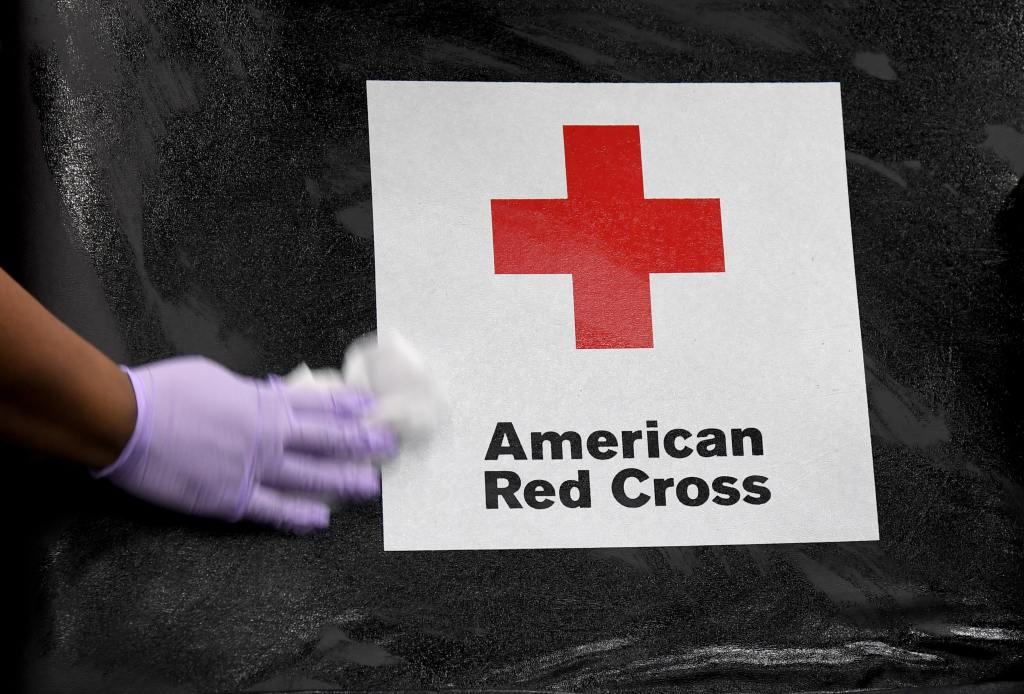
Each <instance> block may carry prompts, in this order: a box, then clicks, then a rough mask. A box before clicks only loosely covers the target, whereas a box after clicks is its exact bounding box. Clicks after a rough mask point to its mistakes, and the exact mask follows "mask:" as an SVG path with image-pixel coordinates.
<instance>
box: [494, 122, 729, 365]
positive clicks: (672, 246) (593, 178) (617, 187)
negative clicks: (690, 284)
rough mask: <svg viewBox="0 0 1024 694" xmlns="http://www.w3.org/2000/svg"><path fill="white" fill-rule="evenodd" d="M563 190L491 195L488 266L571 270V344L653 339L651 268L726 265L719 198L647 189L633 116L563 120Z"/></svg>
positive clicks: (633, 343) (649, 343)
mask: <svg viewBox="0 0 1024 694" xmlns="http://www.w3.org/2000/svg"><path fill="white" fill-rule="evenodd" d="M562 136H563V139H564V141H565V180H566V190H567V192H568V197H567V198H565V199H554V200H544V199H538V200H491V224H492V227H493V234H494V271H495V273H497V274H499V275H508V274H527V275H532V274H571V275H572V297H573V310H574V313H575V321H576V348H577V349H626V348H639V347H653V346H654V331H653V327H652V325H651V285H650V274H651V273H654V272H665V273H677V272H724V271H725V257H724V252H723V249H722V218H721V211H720V207H719V200H718V198H687V199H673V198H645V197H644V179H643V170H642V168H641V163H640V127H639V126H637V125H566V126H563V128H562Z"/></svg>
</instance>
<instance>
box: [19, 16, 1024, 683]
mask: <svg viewBox="0 0 1024 694" xmlns="http://www.w3.org/2000/svg"><path fill="white" fill-rule="evenodd" d="M20 7H21V10H22V17H21V20H22V24H21V26H22V27H23V32H22V39H21V43H20V45H21V47H22V48H23V49H24V50H23V51H22V53H21V56H20V57H21V58H22V59H23V62H22V63H21V64H20V65H19V67H18V69H17V70H15V73H14V77H15V78H16V81H15V85H14V88H13V89H12V92H11V93H13V94H15V97H16V98H15V99H13V100H10V103H15V104H16V105H17V108H21V109H23V110H22V111H20V112H19V113H21V114H22V115H23V118H22V121H23V122H22V123H21V126H20V127H21V128H22V130H21V131H20V132H21V133H22V134H23V135H22V137H21V138H20V139H19V141H18V143H17V146H19V147H21V148H22V150H23V151H22V152H21V155H22V156H21V160H22V161H23V162H24V170H23V171H21V172H20V175H19V179H18V181H17V185H16V186H15V187H14V188H13V189H12V190H14V191H15V192H16V193H17V196H18V199H19V200H20V201H21V202H22V203H23V204H24V205H25V209H24V210H23V212H24V215H23V220H22V223H21V224H20V225H19V226H20V228H19V231H20V234H19V239H20V241H18V242H17V243H12V242H11V240H10V239H6V241H5V246H4V249H5V251H6V257H7V258H9V260H8V262H9V264H11V265H12V266H14V267H15V268H16V271H17V273H18V275H19V277H21V278H22V279H23V280H24V281H25V282H26V283H27V284H28V285H29V286H30V288H32V289H33V290H34V291H35V292H36V293H37V294H38V295H40V296H41V297H42V298H43V299H44V300H45V301H46V303H47V304H48V305H50V306H51V307H52V308H53V309H54V310H55V311H56V312H58V314H59V315H61V316H62V317H63V318H64V319H65V320H67V321H68V322H69V323H71V324H72V325H73V326H74V327H76V328H77V329H79V330H81V331H82V332H83V333H85V334H86V335H87V336H88V337H90V339H92V340H94V341H95V342H97V343H98V344H100V345H101V346H102V347H103V348H104V349H106V350H107V351H108V352H109V353H110V354H111V355H112V356H114V357H115V358H117V359H120V360H123V361H126V362H129V363H138V362H143V361H147V360H152V359H157V358H160V357H165V356H168V355H171V354H177V353H203V354H206V355H208V356H211V357H214V358H217V359H219V360H221V361H222V362H224V363H226V364H228V365H229V366H231V367H233V368H236V369H238V370H241V371H244V372H247V373H253V374H258V373H266V372H268V371H282V370H285V369H288V368H290V367H292V366H293V365H294V364H295V363H296V362H298V361H300V360H305V361H308V362H310V363H311V364H313V365H328V364H333V363H335V362H337V360H338V359H339V358H340V355H341V352H342V349H343V347H344V346H345V344H346V343H347V342H348V341H349V340H350V339H351V338H353V337H355V336H356V335H358V334H361V333H363V332H365V331H366V330H368V329H370V328H372V327H373V324H374V306H373V256H372V221H371V219H372V218H371V210H370V181H369V157H368V148H367V136H366V116H365V112H366V109H365V91H364V82H365V80H367V79H452V80H516V81H524V80H533V81H806V80H814V81H817V80H828V81H840V82H841V83H842V90H843V103H844V113H845V129H846V142H847V148H848V166H849V185H850V198H851V212H852V217H853V233H854V247H855V253H856V266H857V279H858V291H859V295H860V305H861V316H862V332H863V340H864V349H865V360H866V364H867V372H868V387H869V400H870V406H871V421H872V433H873V435H874V437H873V441H874V457H875V470H876V479H877V485H878V505H879V514H880V524H881V538H882V539H881V541H879V542H876V543H850V544H838V545H784V546H781V545H780V546H752V547H725V548H721V547H718V548H716V547H709V548H665V549H638V550H606V551H598V550H579V551H533V552H473V553H468V552H467V553H458V552H441V553H403V554H384V553H383V552H382V550H381V534H380V507H379V505H370V506H365V507H354V508H351V509H348V510H345V511H343V512H341V513H340V514H338V515H337V516H336V517H335V520H334V523H333V525H332V527H331V529H330V531H329V532H328V533H326V534H323V535H320V536H316V537H308V538H293V537H285V536H280V535H277V534H274V533H271V532H266V531H262V530H257V529H254V528H250V527H238V528H230V527H223V526H217V525H213V524H207V523H202V522H197V521H192V520H187V519H182V518H180V517H178V516H173V515H170V514H165V513H162V512H160V511H156V510H153V509H149V508H146V507H143V506H142V505H140V504H137V503H135V502H132V501H131V500H128V499H125V498H124V497H123V496H121V495H119V494H118V493H116V492H115V491H113V490H111V489H108V488H106V487H104V486H101V485H98V484H96V483H93V482H92V481H91V480H87V479H85V477H84V476H83V475H82V474H80V473H78V472H77V471H75V470H70V469H65V468H63V467H59V466H57V467H55V466H54V465H53V464H51V463H47V462H36V463H33V464H23V465H21V466H19V467H18V468H17V471H16V472H15V473H13V474H14V478H13V479H12V483H11V487H10V489H11V490H12V491H9V492H8V494H9V495H10V497H12V498H10V499H9V503H8V504H7V506H8V508H12V507H13V506H14V503H13V502H14V501H15V499H14V498H13V497H18V498H17V501H18V502H20V503H19V504H18V505H19V507H20V506H22V505H24V506H26V507H27V508H28V509H29V510H28V511H26V512H23V513H20V514H19V515H18V516H16V518H15V520H16V521H17V524H16V525H15V526H13V527H14V532H15V534H16V535H20V536H24V532H21V530H22V529H29V531H30V532H29V537H30V538H31V541H30V548H29V550H28V552H27V553H28V557H29V558H28V559H27V560H25V561H26V562H28V566H31V567H33V568H32V569H31V571H30V572H29V574H28V575H27V577H26V578H25V579H24V581H23V582H22V584H21V585H22V588H21V589H20V590H21V592H19V593H17V594H19V595H20V594H22V593H27V594H28V595H29V596H30V597H31V600H27V601H19V606H18V607H19V609H20V610H21V612H23V613H27V614H28V616H27V619H26V621H27V623H28V625H29V626H28V631H29V632H30V633H29V635H30V637H31V638H30V640H29V641H28V644H29V645H28V647H27V652H26V663H25V668H24V672H25V674H24V678H23V679H24V682H25V684H26V686H27V687H28V688H29V689H31V690H34V691H46V692H49V691H61V692H78V691H106V692H120V691H124V692H135V691H149V692H192V691H237V690H253V691H293V690H296V691H297V690H317V691H320V690H325V691H329V690H332V689H366V688H381V689H387V688H392V689H418V688H464V689H465V688H485V689H488V688H489V689H500V688H506V689H522V690H528V689H533V690H547V689H559V690H584V689H587V690H589V689H597V688H637V689H641V688H643V689H652V690H662V689H666V688H671V687H673V686H683V687H688V688H693V689H698V690H702V691H738V690H743V691H764V690H778V691H794V690H822V691H830V690H839V689H854V688H884V687H898V686H910V685H947V684H965V683H975V682H986V681H1000V680H1001V681H1010V680H1020V679H1024V665H1022V660H1021V651H1022V650H1024V596H1022V594H1021V592H1020V583H1021V581H1020V579H1021V578H1022V575H1021V574H1022V571H1021V568H1022V565H1024V560H1022V553H1024V542H1022V538H1024V528H1022V525H1024V493H1022V486H1021V485H1022V482H1024V480H1022V471H1021V466H1020V452H1021V450H1022V444H1024V440H1022V429H1021V424H1020V422H1021V419H1020V418H1019V416H1017V414H1016V411H1017V409H1018V407H1017V404H1016V402H1015V401H1016V399H1017V395H1018V392H1019V391H1018V386H1019V383H1020V373H1021V372H1020V369H1021V366H1020V364H1021V356H1022V355H1021V345H1022V341H1021V340H1022V337H1024V335H1022V324H1021V319H1022V318H1021V317H1022V306H1024V302H1022V296H1021V277H1022V274H1021V270H1022V268H1021V258H1022V256H1021V233H1022V231H1024V185H1022V184H1021V182H1020V180H1021V176H1022V174H1024V135H1022V134H1021V132H1022V131H1024V10H1022V9H1021V6H1020V4H1019V3H1016V2H1003V3H1000V2H991V3H984V4H979V5H977V6H975V5H973V4H970V3H968V4H962V3H959V2H945V3H938V4H935V3H931V4H928V5H925V4H923V3H916V2H903V3H858V2H831V3H804V2H796V3H789V4H776V3H743V2H716V3H712V2H702V3H671V2H643V3H639V2H638V3H619V2H611V1H606V0H597V1H594V2H569V3H558V4H557V5H556V4H554V3H539V2H516V3H511V2H509V3H483V2H480V3H475V2H429V3H422V2H392V3H371V2H364V3H341V2H301V3H300V2H295V3H287V2H249V3H243V2H227V1H220V2H177V3H162V2H130V1H125V2H120V3H116V2H101V1H98V0H85V1H74V0H52V1H47V0H20ZM18 90H23V91H18ZM17 459H18V460H20V461H22V462H24V461H25V456H24V455H18V456H17ZM9 527H12V526H10V524H9ZM23 555H24V553H22V554H18V555H17V556H18V557H19V558H22V559H24V556H23Z"/></svg>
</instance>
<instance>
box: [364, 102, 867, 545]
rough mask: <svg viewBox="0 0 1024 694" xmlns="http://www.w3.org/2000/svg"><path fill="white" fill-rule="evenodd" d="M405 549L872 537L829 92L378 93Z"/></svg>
mask: <svg viewBox="0 0 1024 694" xmlns="http://www.w3.org/2000/svg"><path fill="white" fill-rule="evenodd" d="M367 95H368V101H369V127H370V155H371V162H372V181H373V220H374V243H375V254H376V272H377V313H378V324H379V326H380V327H381V328H382V329H387V328H394V329H397V330H399V331H401V332H402V333H404V334H405V335H406V336H407V337H408V338H409V339H410V341H411V342H412V343H413V344H414V345H416V346H417V347H418V348H420V349H421V350H422V352H423V353H424V356H425V359H426V360H427V363H428V364H430V365H431V366H432V367H433V369H434V371H435V373H436V375H437V377H438V378H439V380H440V381H441V382H442V383H443V384H445V386H446V388H447V390H448V396H449V398H450V400H451V403H452V413H451V417H450V420H449V421H448V423H447V424H446V425H445V426H444V428H443V429H442V431H441V432H440V434H439V436H438V437H437V438H436V439H435V440H434V441H433V442H432V443H431V444H430V446H429V447H428V448H427V449H426V450H423V449H420V450H416V451H412V452H409V453H407V454H405V455H404V456H403V457H402V458H401V459H400V460H398V461H396V463H395V464H394V465H393V466H392V467H388V468H385V471H384V480H383V481H384V547H385V549H388V550H429V549H500V548H540V547H623V546H665V545H718V544H745V543H775V542H839V541H848V540H876V539H878V525H877V516H876V511H875V489H874V481H873V474H872V460H871V445H870V440H869V433H868V415H867V402H866V394H865V387H864V366H863V361H862V355H861V342H860V325H859V320H858V311H857V288H856V284H855V281H854V267H853V251H852V245H851V235H850V215H849V202H848V199H847V191H846V163H845V157H844V145H843V125H842V123H843V121H842V113H841V106H840V93H839V85H838V84H835V83H827V84H526V83H524V84H512V83H504V84H502V83H458V82H369V83H368V84H367Z"/></svg>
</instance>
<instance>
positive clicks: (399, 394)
mask: <svg viewBox="0 0 1024 694" xmlns="http://www.w3.org/2000/svg"><path fill="white" fill-rule="evenodd" d="M284 382H285V383H287V384H288V385H290V386H298V387H312V388H337V387H350V388H362V389H364V390H367V391H369V392H371V393H373V395H374V396H375V397H376V399H377V403H376V406H375V408H374V410H373V413H372V415H371V417H370V419H371V420H373V421H377V422H381V423H383V424H387V425H388V426H390V427H391V428H392V429H393V430H394V431H395V433H396V434H397V435H398V437H399V439H400V440H401V442H402V444H403V445H413V446H415V445H418V444H422V443H426V442H427V441H428V440H429V439H430V437H431V436H432V435H433V434H434V432H435V431H437V428H438V427H439V426H440V424H441V423H442V422H443V421H444V419H445V417H447V414H448V407H447V401H446V399H445V397H444V396H443V394H442V391H441V388H440V386H439V385H438V384H437V382H436V380H435V379H434V378H433V377H432V376H431V374H430V370H429V369H428V368H427V366H426V364H425V363H424V361H423V358H422V357H421V356H420V355H419V353H418V352H417V351H416V350H415V349H414V348H413V346H412V345H411V344H409V342H408V341H407V340H405V338H403V337H402V336H401V335H399V334H398V333H397V332H394V331H388V332H384V333H369V334H367V335H364V336H362V337H360V338H358V339H357V340H355V341H354V342H353V343H352V344H351V345H349V347H348V349H347V350H345V360H344V363H343V364H342V368H341V370H338V369H310V368H309V367H308V366H307V365H306V364H304V363H303V364H299V365H298V366H297V367H295V369H294V370H292V372H291V373H289V374H288V375H287V376H285V377H284Z"/></svg>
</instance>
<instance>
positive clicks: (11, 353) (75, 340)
mask: <svg viewBox="0 0 1024 694" xmlns="http://www.w3.org/2000/svg"><path fill="white" fill-rule="evenodd" d="M134 427H135V395H134V391H133V390H132V385H131V381H130V380H129V379H128V376H127V375H126V374H125V373H124V372H122V371H121V369H120V368H118V366H117V364H115V363H114V362H112V361H111V360H110V359H108V358H107V357H106V356H105V355H104V354H103V353H102V352H100V351H99V350H98V349H96V348H95V347H93V346H92V345H90V344H89V343H88V342H86V341H85V340H83V339H82V338H81V337H79V336H78V335H77V334H75V332H74V331H72V330H71V329H70V328H68V327H67V326H66V325H64V324H63V323H62V322H60V321H59V320H58V319H57V318H56V317H55V316H54V315H53V314H51V313H50V312H49V311H47V310H46V309H45V308H44V307H43V306H42V305H41V304H40V303H39V302H38V301H36V300H35V299H34V298H33V297H32V296H31V295H30V294H28V292H26V291H25V290H24V289H22V288H21V286H19V285H18V284H17V283H16V282H15V281H14V280H13V279H11V277H10V276H9V275H7V273H5V272H4V271H3V270H0V439H3V440H5V441H10V442H13V443H16V444H19V445H22V446H26V447H29V448H32V449H34V450H37V451H40V452H42V453H46V454H50V455H54V456H59V457H62V458H65V459H68V460H72V461H75V462H79V463H82V464H84V465H88V466H89V467H92V468H101V467H104V466H106V465H109V464H110V463H112V462H114V460H115V459H116V458H117V456H118V454H119V453H120V452H121V449H122V448H124V445H125V443H126V442H127V441H128V439H129V437H130V436H131V434H132V430H133V429H134Z"/></svg>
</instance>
